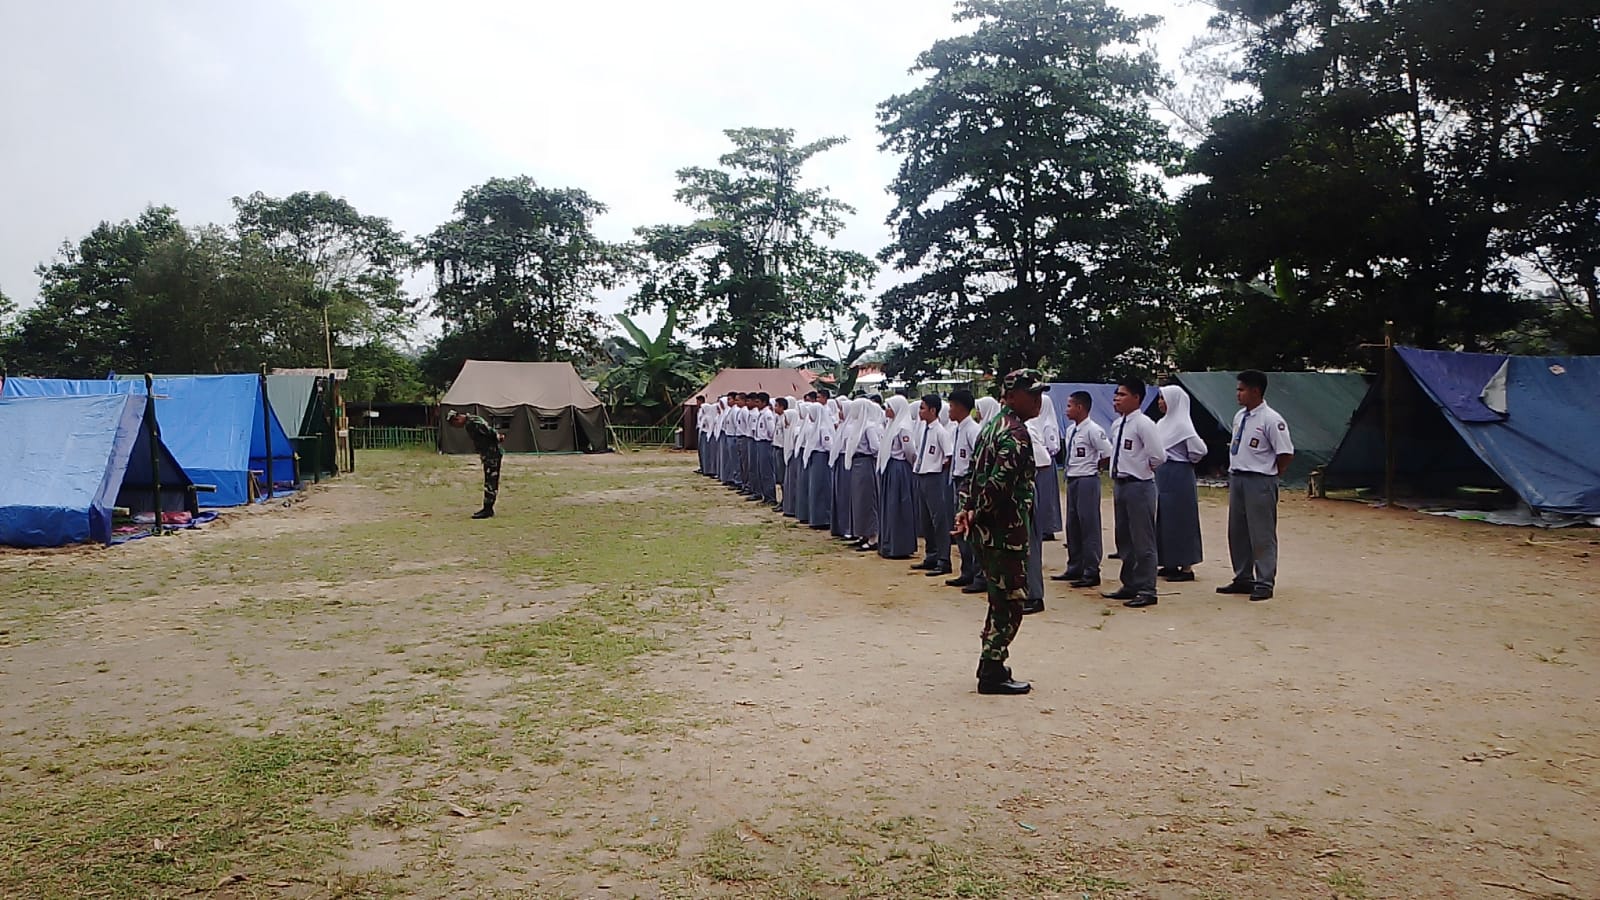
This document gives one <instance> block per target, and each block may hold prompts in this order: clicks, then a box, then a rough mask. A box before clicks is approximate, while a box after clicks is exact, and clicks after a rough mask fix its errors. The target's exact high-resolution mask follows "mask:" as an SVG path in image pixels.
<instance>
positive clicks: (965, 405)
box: [945, 391, 978, 588]
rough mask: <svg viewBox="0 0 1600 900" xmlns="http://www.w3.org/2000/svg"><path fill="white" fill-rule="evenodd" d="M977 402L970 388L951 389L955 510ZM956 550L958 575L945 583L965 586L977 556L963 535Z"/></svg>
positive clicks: (972, 444)
mask: <svg viewBox="0 0 1600 900" xmlns="http://www.w3.org/2000/svg"><path fill="white" fill-rule="evenodd" d="M976 404H977V401H976V400H975V399H973V396H972V392H971V391H953V392H951V394H950V399H949V401H948V402H946V403H945V408H946V409H948V410H950V434H951V445H950V508H951V509H955V502H956V500H955V498H956V497H958V496H960V495H961V489H962V487H963V486H965V485H966V482H967V477H968V473H969V472H970V470H971V468H972V451H973V450H974V449H975V448H976V446H977V443H978V423H977V422H976V421H974V420H973V418H972V410H973V407H974V406H975V405H976ZM955 543H956V549H958V550H960V551H961V572H960V574H959V575H958V576H957V577H955V578H952V579H950V580H948V581H946V582H945V584H947V585H949V586H950V587H961V588H964V587H967V586H969V585H971V584H972V582H973V579H974V578H975V577H976V576H977V574H978V555H977V554H976V553H974V552H973V550H972V545H971V544H969V543H967V539H966V537H965V536H963V537H959V538H957V539H956V542H955Z"/></svg>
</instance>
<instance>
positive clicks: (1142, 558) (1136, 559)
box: [1111, 478, 1159, 597]
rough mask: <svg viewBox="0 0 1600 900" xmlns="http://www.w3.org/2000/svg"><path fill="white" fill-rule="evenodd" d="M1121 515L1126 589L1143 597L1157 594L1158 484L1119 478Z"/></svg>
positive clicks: (1115, 488) (1115, 497)
mask: <svg viewBox="0 0 1600 900" xmlns="http://www.w3.org/2000/svg"><path fill="white" fill-rule="evenodd" d="M1111 496H1112V503H1113V506H1114V508H1115V509H1116V516H1117V553H1119V554H1121V556H1122V586H1123V588H1125V589H1127V590H1130V591H1133V592H1135V593H1137V594H1139V595H1140V596H1144V597H1153V596H1155V593H1156V503H1157V498H1158V497H1159V494H1158V493H1157V491H1156V483H1155V482H1154V481H1140V480H1138V479H1136V478H1131V479H1124V478H1119V479H1117V480H1116V481H1115V482H1114V483H1113V484H1112V487H1111Z"/></svg>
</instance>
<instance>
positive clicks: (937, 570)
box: [922, 566, 950, 578]
mask: <svg viewBox="0 0 1600 900" xmlns="http://www.w3.org/2000/svg"><path fill="white" fill-rule="evenodd" d="M922 574H923V575H924V576H926V577H928V578H939V577H941V576H944V575H949V574H950V567H949V566H934V567H933V568H931V569H929V570H928V571H926V572H924V573H922Z"/></svg>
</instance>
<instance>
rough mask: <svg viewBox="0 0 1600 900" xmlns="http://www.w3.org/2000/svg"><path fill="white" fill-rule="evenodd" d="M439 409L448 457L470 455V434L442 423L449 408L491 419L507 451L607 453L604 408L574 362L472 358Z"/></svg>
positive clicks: (442, 446) (442, 443) (442, 442)
mask: <svg viewBox="0 0 1600 900" xmlns="http://www.w3.org/2000/svg"><path fill="white" fill-rule="evenodd" d="M439 407H440V426H439V427H440V438H439V449H441V450H443V451H444V452H445V453H471V452H472V440H471V439H470V438H468V437H467V433H466V432H465V431H464V430H462V429H459V428H452V427H450V426H449V425H448V424H446V423H445V422H444V421H443V419H444V415H445V414H446V413H448V412H449V411H451V410H460V411H462V412H464V413H468V414H477V415H480V416H483V417H484V418H485V419H488V420H489V422H490V424H492V425H494V426H495V427H496V428H498V429H500V430H501V431H502V432H504V433H505V436H506V442H505V445H504V446H505V449H506V451H507V452H508V453H560V452H572V451H583V452H586V453H594V452H600V451H604V450H607V449H609V446H608V444H607V440H606V409H605V407H604V406H603V405H601V403H600V401H599V399H597V398H596V397H595V395H594V394H593V393H592V392H591V391H590V390H589V388H588V387H586V386H585V385H584V383H583V380H582V379H581V378H579V377H578V372H577V370H576V369H574V368H572V364H571V363H564V362H488V361H485V360H481V359H469V360H467V361H466V364H465V365H463V366H462V367H461V374H460V375H457V376H456V380H455V383H454V384H452V385H450V390H449V392H448V393H446V394H445V395H444V400H443V402H441V403H440V404H439Z"/></svg>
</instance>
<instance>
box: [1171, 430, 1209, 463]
mask: <svg viewBox="0 0 1600 900" xmlns="http://www.w3.org/2000/svg"><path fill="white" fill-rule="evenodd" d="M1210 452H1211V448H1209V447H1207V446H1206V442H1205V439H1204V438H1202V437H1200V436H1198V435H1196V436H1195V437H1192V438H1189V439H1188V440H1186V441H1184V442H1183V443H1181V444H1175V445H1173V446H1171V447H1168V448H1167V459H1168V460H1170V461H1172V462H1186V463H1197V462H1199V461H1201V460H1202V459H1205V458H1206V454H1207V453H1210Z"/></svg>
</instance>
